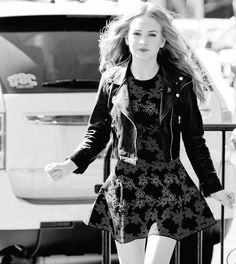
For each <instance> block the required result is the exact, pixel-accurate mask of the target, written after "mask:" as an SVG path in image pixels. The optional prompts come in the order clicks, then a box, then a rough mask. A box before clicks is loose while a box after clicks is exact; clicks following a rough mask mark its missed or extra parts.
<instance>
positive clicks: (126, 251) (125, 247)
mask: <svg viewBox="0 0 236 264" xmlns="http://www.w3.org/2000/svg"><path fill="white" fill-rule="evenodd" d="M145 241H146V239H136V240H134V241H131V242H129V243H125V244H120V243H118V242H117V241H115V242H116V248H117V253H118V257H119V262H120V264H143V263H144V256H145Z"/></svg>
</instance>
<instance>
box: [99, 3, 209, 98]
mask: <svg viewBox="0 0 236 264" xmlns="http://www.w3.org/2000/svg"><path fill="white" fill-rule="evenodd" d="M143 15H148V16H150V17H152V18H154V19H155V20H156V21H157V22H158V23H159V24H160V26H161V28H162V36H163V38H164V39H165V45H164V47H163V48H161V49H160V50H159V52H158V55H157V61H158V62H159V63H160V64H162V65H163V64H164V65H163V66H165V65H167V66H168V65H172V66H174V67H175V68H176V69H178V70H179V71H181V72H182V74H185V75H188V76H191V77H192V79H193V84H194V91H195V93H196V95H197V97H198V99H199V100H200V102H204V100H205V96H204V91H205V90H207V87H208V86H209V82H208V78H206V76H203V75H204V74H205V71H204V70H203V69H202V68H201V65H199V62H198V60H197V59H196V57H195V55H194V53H193V52H192V51H191V49H190V48H189V46H188V44H186V42H185V41H184V40H183V38H182V36H181V35H180V33H179V32H178V30H177V29H176V28H175V26H174V25H173V23H172V20H173V14H172V13H170V12H168V11H167V10H166V9H163V8H161V7H159V6H157V5H156V4H153V3H150V2H141V1H140V4H139V5H138V7H137V6H136V8H135V10H131V11H129V12H126V13H124V14H122V15H119V16H116V17H114V18H112V19H111V20H110V21H108V22H107V24H106V26H105V27H104V29H103V30H102V32H101V33H100V38H99V50H100V66H99V69H100V71H101V72H104V71H106V70H107V69H109V68H111V67H114V66H118V65H120V64H122V63H123V62H125V61H127V60H129V58H130V57H131V53H130V51H129V47H128V46H127V44H126V42H125V37H126V36H127V34H128V31H129V25H130V23H131V22H132V20H133V19H134V18H136V17H139V16H143Z"/></svg>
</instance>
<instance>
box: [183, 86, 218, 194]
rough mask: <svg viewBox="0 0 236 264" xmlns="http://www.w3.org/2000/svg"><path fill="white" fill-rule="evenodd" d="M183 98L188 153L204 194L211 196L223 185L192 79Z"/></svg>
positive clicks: (184, 139) (184, 133) (184, 129)
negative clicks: (205, 135)
mask: <svg viewBox="0 0 236 264" xmlns="http://www.w3.org/2000/svg"><path fill="white" fill-rule="evenodd" d="M181 99H182V104H181V107H182V111H181V129H182V138H183V141H184V145H185V149H186V153H187V155H188V158H189V160H190V162H191V164H192V167H193V169H194V171H195V173H196V175H197V176H198V178H199V181H200V187H201V189H202V191H203V194H204V196H209V195H210V194H212V193H214V192H217V191H219V190H222V186H221V183H220V181H219V178H218V177H217V175H216V172H215V168H214V165H213V162H212V159H211V156H210V153H209V150H208V148H207V146H206V143H205V139H204V137H203V136H204V130H203V122H202V117H201V113H200V110H199V108H198V103H197V97H196V94H195V92H194V90H193V82H192V81H190V82H189V83H188V84H187V85H185V87H183V89H182V91H181Z"/></svg>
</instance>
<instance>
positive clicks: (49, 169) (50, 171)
mask: <svg viewBox="0 0 236 264" xmlns="http://www.w3.org/2000/svg"><path fill="white" fill-rule="evenodd" d="M45 172H46V173H47V175H48V176H49V177H50V178H51V179H53V180H57V179H59V178H62V177H63V175H64V171H63V169H62V166H61V165H60V164H59V163H51V164H48V165H47V166H46V167H45Z"/></svg>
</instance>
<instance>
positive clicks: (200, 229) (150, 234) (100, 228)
mask: <svg viewBox="0 0 236 264" xmlns="http://www.w3.org/2000/svg"><path fill="white" fill-rule="evenodd" d="M154 223H155V222H154ZM154 223H153V224H154ZM216 223H217V222H216V220H214V222H213V223H211V224H209V225H207V226H205V227H201V228H199V229H197V230H194V231H192V232H189V233H188V234H186V235H182V236H181V237H179V238H176V237H174V236H168V235H165V234H158V233H148V234H147V235H145V236H140V237H136V238H133V239H130V240H128V241H121V240H118V239H117V238H116V237H115V236H114V235H113V233H112V232H111V230H109V229H108V228H102V227H97V226H96V225H94V224H92V223H85V224H86V225H88V226H91V227H93V228H96V229H99V230H102V231H107V232H109V233H110V234H111V236H112V238H113V239H114V240H115V241H117V242H118V243H120V244H126V243H130V242H132V241H134V240H137V239H146V238H148V237H149V236H152V235H154V236H163V237H169V238H172V239H174V240H176V241H181V240H182V239H184V238H186V237H188V236H191V235H193V234H196V233H198V232H201V231H203V230H205V229H207V228H209V227H211V226H213V225H215V224H216Z"/></svg>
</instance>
